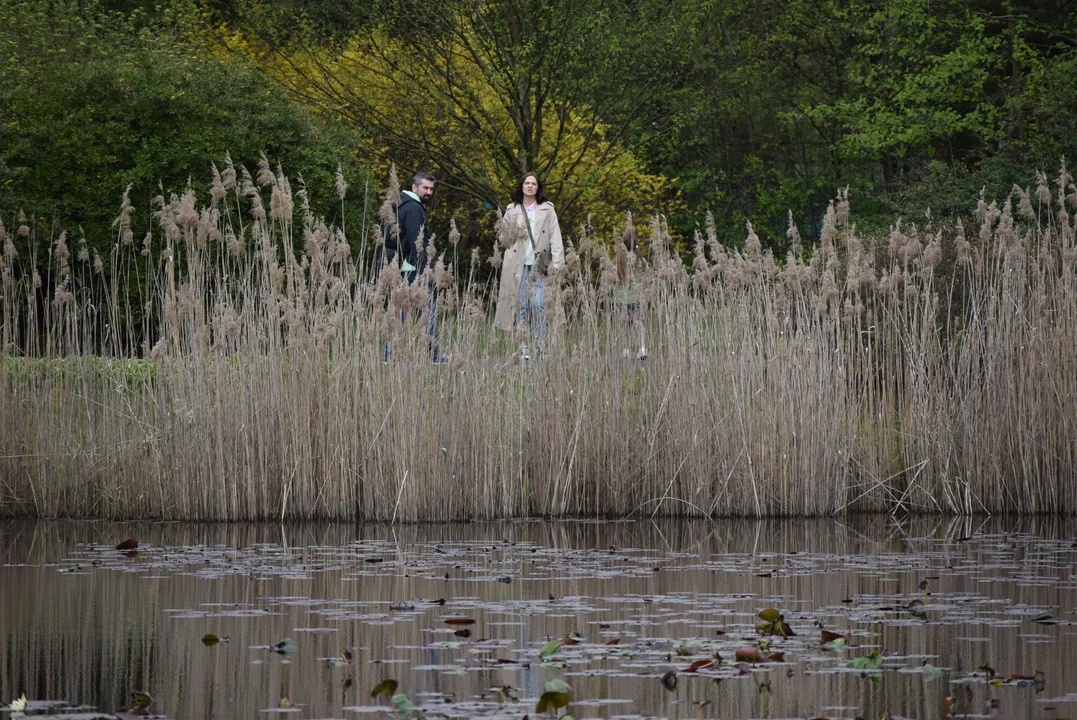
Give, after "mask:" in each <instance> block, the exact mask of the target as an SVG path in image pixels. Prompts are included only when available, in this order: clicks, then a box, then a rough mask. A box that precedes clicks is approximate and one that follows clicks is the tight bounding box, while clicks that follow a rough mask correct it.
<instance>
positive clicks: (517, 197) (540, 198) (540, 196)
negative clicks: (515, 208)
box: [512, 172, 546, 205]
mask: <svg viewBox="0 0 1077 720" xmlns="http://www.w3.org/2000/svg"><path fill="white" fill-rule="evenodd" d="M529 177H533V178H535V180H537V181H538V192H536V193H535V202H537V203H538V204H539V205H541V204H542V203H544V202H546V185H545V183H543V182H542V178H540V177H539V176H538V173H536V172H526V173H524V174H523V175H521V176H520V179H519V180H518V181H516V187H515V188H513V189H512V201H513V202H514V203H516V204H517V205H523V204H524V180H526V179H527V178H529Z"/></svg>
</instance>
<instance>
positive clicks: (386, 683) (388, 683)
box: [370, 678, 397, 699]
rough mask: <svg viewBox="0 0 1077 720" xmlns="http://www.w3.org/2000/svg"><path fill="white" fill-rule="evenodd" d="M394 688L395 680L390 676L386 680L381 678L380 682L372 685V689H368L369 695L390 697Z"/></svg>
mask: <svg viewBox="0 0 1077 720" xmlns="http://www.w3.org/2000/svg"><path fill="white" fill-rule="evenodd" d="M396 688H397V682H396V680H393V679H392V678H390V679H388V680H382V681H381V682H380V683H378V684H377V685H375V686H374V689H373V690H371V691H370V697H372V698H376V697H380V696H382V695H384V696H385V698H386V699H390V698H392V696H393V693H395V692H396Z"/></svg>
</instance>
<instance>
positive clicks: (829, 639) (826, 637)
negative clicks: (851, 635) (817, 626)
mask: <svg viewBox="0 0 1077 720" xmlns="http://www.w3.org/2000/svg"><path fill="white" fill-rule="evenodd" d="M822 632H823V645H829V644H831V643H836V642H837V641H839V640H840V641H841V642H842V643H843V644H844V643H845V636H844V635H842V634H841V633H836V632H830V631H829V630H823V631H822Z"/></svg>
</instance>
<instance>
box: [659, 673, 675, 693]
mask: <svg viewBox="0 0 1077 720" xmlns="http://www.w3.org/2000/svg"><path fill="white" fill-rule="evenodd" d="M662 687H664V688H665V689H666V690H669V691H670V692H672V691H674V690H676V689H677V673H676V672H675V671H673V670H670V671H669V672H667V673H666V674H665V675H663V676H662Z"/></svg>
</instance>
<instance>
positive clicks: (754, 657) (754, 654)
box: [736, 647, 766, 663]
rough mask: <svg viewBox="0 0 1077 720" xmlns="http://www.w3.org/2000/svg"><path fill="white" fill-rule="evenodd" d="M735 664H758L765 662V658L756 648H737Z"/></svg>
mask: <svg viewBox="0 0 1077 720" xmlns="http://www.w3.org/2000/svg"><path fill="white" fill-rule="evenodd" d="M736 657H737V662H750V663H760V662H765V661H766V657H765V656H764V655H763V653H762V651H761V650H760V649H759V648H757V647H739V648H737V652H736Z"/></svg>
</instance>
